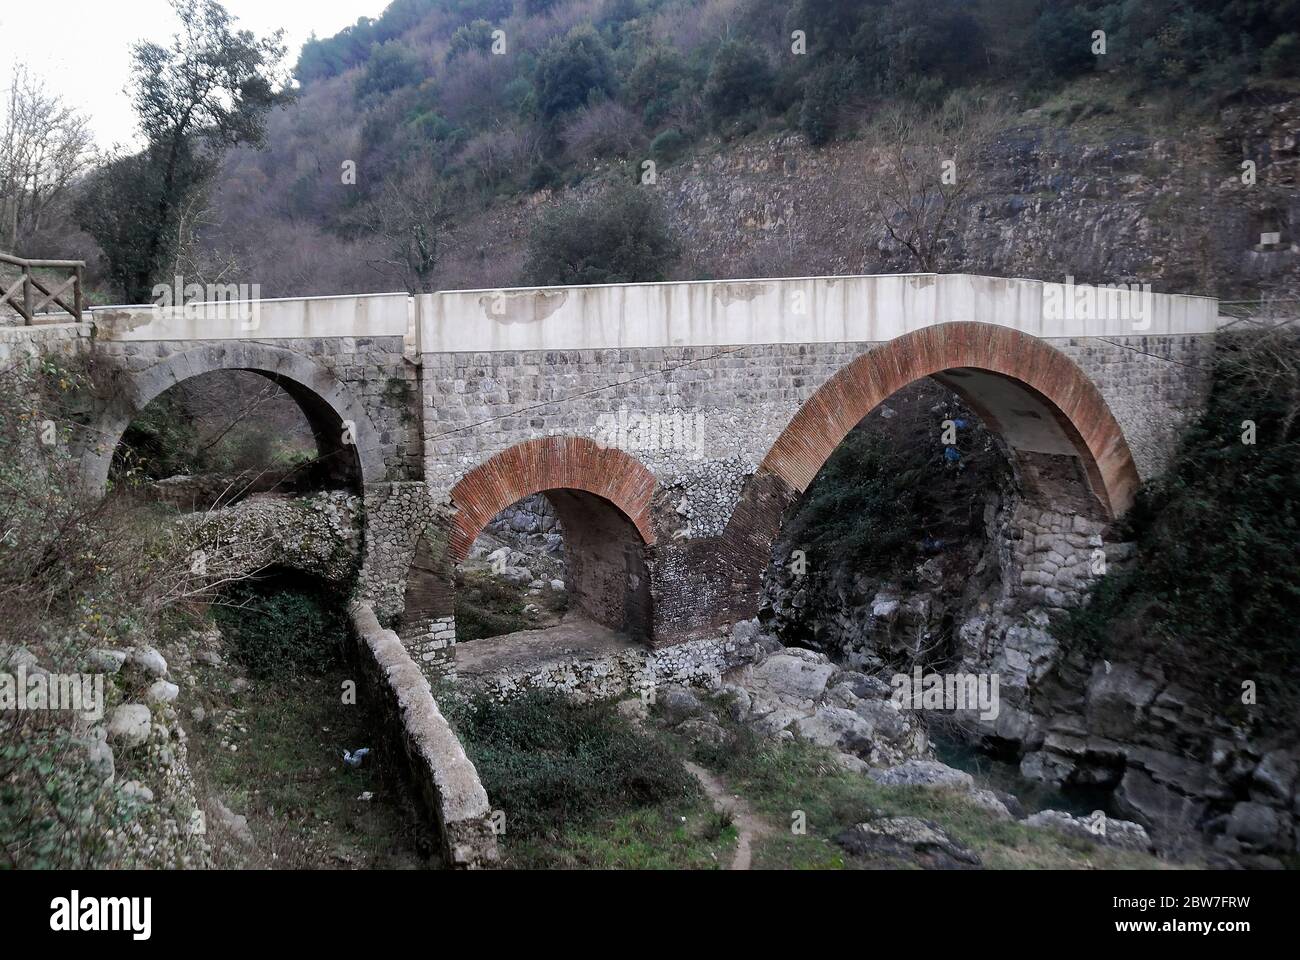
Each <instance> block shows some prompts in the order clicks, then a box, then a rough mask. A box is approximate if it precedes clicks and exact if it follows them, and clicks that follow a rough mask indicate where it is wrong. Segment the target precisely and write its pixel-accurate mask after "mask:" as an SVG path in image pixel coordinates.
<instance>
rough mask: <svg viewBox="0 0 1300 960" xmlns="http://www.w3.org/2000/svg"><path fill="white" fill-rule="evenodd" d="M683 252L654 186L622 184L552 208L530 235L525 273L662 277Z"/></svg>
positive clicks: (608, 279) (543, 279) (570, 280)
mask: <svg viewBox="0 0 1300 960" xmlns="http://www.w3.org/2000/svg"><path fill="white" fill-rule="evenodd" d="M678 255H679V251H678V246H677V242H676V240H675V239H674V237H673V234H672V232H671V230H670V228H669V225H668V218H667V216H666V215H665V214H664V212H663V209H662V207H660V205H659V202H658V201H657V200H656V198H655V196H654V194H653V193H652V192H651V190H649V189H647V188H644V187H635V186H632V185H630V184H622V183H618V184H614V185H612V186H610V187H608V188H607V189H606V190H604V191H603V192H602V193H600V194H597V195H594V196H592V197H589V198H588V199H586V200H581V201H572V200H570V201H567V202H564V203H561V204H558V205H556V206H554V207H552V208H551V209H550V210H548V211H547V212H546V213H545V214H544V215H543V216H542V218H541V220H540V221H538V223H537V225H536V227H534V229H533V231H532V234H531V235H530V236H529V239H528V253H527V260H526V262H525V264H524V276H525V282H527V283H532V284H538V285H543V286H545V285H558V284H591V283H634V282H648V281H657V280H663V279H664V278H665V277H666V276H667V272H668V268H669V266H671V265H672V263H673V262H674V261H675V260H676V259H677V257H678Z"/></svg>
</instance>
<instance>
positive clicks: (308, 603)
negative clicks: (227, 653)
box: [213, 575, 348, 677]
mask: <svg viewBox="0 0 1300 960" xmlns="http://www.w3.org/2000/svg"><path fill="white" fill-rule="evenodd" d="M213 616H214V618H215V619H216V621H217V625H218V626H219V627H220V628H221V630H222V633H224V634H225V637H226V641H227V643H228V644H229V645H230V647H231V649H232V650H233V652H234V655H235V657H236V659H238V660H239V661H240V662H241V663H242V664H244V666H246V667H247V668H248V669H249V671H250V672H252V673H253V674H255V675H257V676H263V677H266V676H284V675H295V674H315V673H319V672H321V671H322V670H324V669H326V668H328V667H329V666H331V665H332V664H334V663H336V662H337V660H338V657H339V655H340V653H341V650H342V642H343V640H344V637H345V633H346V630H347V629H348V628H347V624H346V621H345V620H344V617H343V612H342V610H341V609H340V608H339V606H338V599H337V596H335V595H334V594H333V593H332V592H331V591H330V590H329V589H328V588H326V587H325V586H324V585H323V584H320V583H318V582H316V581H313V580H310V579H308V578H305V577H295V576H289V575H282V576H271V577H269V578H267V579H263V580H245V581H241V582H238V583H236V584H234V585H233V586H231V587H230V588H228V589H227V590H226V591H225V593H224V595H223V596H222V599H221V602H220V603H219V604H217V605H216V606H214V608H213Z"/></svg>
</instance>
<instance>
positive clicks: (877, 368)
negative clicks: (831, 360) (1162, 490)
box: [759, 322, 1139, 516]
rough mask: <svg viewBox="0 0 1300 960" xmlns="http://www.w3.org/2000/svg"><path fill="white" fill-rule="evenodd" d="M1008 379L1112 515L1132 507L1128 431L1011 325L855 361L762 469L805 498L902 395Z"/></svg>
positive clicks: (1081, 376)
mask: <svg viewBox="0 0 1300 960" xmlns="http://www.w3.org/2000/svg"><path fill="white" fill-rule="evenodd" d="M960 367H973V368H976V369H980V370H987V371H990V372H992V373H997V374H1001V375H1002V376H1004V377H1008V378H1010V379H1012V380H1015V381H1018V382H1019V383H1020V384H1021V385H1022V386H1025V387H1028V388H1029V389H1030V390H1031V391H1033V392H1034V393H1036V394H1037V395H1039V396H1040V397H1042V398H1043V399H1044V400H1046V401H1047V402H1048V404H1049V405H1050V407H1052V408H1053V412H1054V413H1055V414H1057V420H1058V423H1059V424H1060V426H1061V428H1062V430H1063V432H1064V433H1065V434H1066V436H1067V437H1068V438H1069V439H1070V441H1071V443H1072V444H1073V445H1074V447H1075V449H1076V451H1077V452H1078V454H1079V457H1080V459H1082V460H1083V462H1084V464H1085V467H1086V468H1087V470H1088V473H1089V475H1090V477H1091V478H1092V480H1093V483H1094V486H1095V487H1096V488H1097V489H1096V490H1095V492H1096V493H1097V496H1098V498H1099V499H1100V500H1101V501H1102V505H1103V506H1104V507H1105V508H1106V510H1107V511H1108V512H1109V513H1110V514H1111V515H1112V516H1117V515H1119V514H1122V513H1124V512H1125V511H1126V510H1127V509H1128V508H1129V507H1130V506H1131V505H1132V503H1133V498H1134V496H1135V495H1136V493H1137V488H1138V484H1139V477H1138V472H1137V467H1136V465H1135V464H1134V462H1133V455H1132V453H1131V452H1130V451H1129V446H1128V441H1127V440H1125V439H1124V431H1123V430H1122V429H1120V426H1119V423H1118V422H1116V420H1115V417H1114V416H1113V415H1112V414H1111V412H1110V408H1109V407H1108V406H1107V405H1106V401H1105V399H1104V398H1103V397H1102V395H1101V392H1100V391H1099V390H1098V389H1097V388H1096V386H1094V385H1093V383H1092V381H1091V380H1090V379H1089V378H1088V376H1087V374H1085V373H1084V372H1083V371H1082V370H1080V369H1079V367H1078V366H1076V365H1075V363H1074V362H1073V361H1072V360H1071V359H1070V358H1069V357H1067V356H1066V355H1065V354H1063V353H1061V352H1060V351H1059V350H1057V349H1055V348H1054V347H1051V346H1049V345H1048V344H1047V343H1045V342H1043V341H1042V340H1040V339H1038V338H1037V337H1034V336H1032V335H1031V334H1026V333H1022V332H1020V331H1019V330H1014V329H1012V328H1010V327H1003V326H998V325H996V324H989V323H969V322H961V323H943V324H937V325H935V326H930V327H926V328H924V329H921V330H916V331H913V332H912V333H908V334H904V335H903V336H901V337H898V338H896V339H894V340H891V341H890V342H889V343H885V344H882V345H880V346H878V347H876V348H874V349H872V350H871V351H870V352H868V353H865V354H863V355H862V356H860V357H858V358H857V359H856V360H854V361H853V362H852V363H850V364H848V365H847V366H845V367H844V368H843V369H841V370H840V371H839V372H838V373H836V374H835V375H834V376H833V377H831V378H830V379H829V380H827V381H826V383H824V384H822V386H821V387H820V388H819V389H818V390H817V392H816V393H814V394H813V395H812V396H811V397H810V398H809V399H808V401H807V402H806V403H804V405H803V406H802V407H800V409H799V412H798V413H796V414H795V416H794V418H793V419H792V420H791V421H790V423H789V424H788V425H787V426H786V428H785V429H784V430H783V431H782V432H781V435H780V436H779V437H777V439H776V442H775V443H774V444H772V447H771V449H770V450H769V451H768V454H767V456H766V457H765V458H764V460H763V463H762V464H761V466H760V468H759V472H760V473H768V474H772V475H774V476H775V477H776V478H779V479H780V480H781V481H783V483H784V484H785V485H786V486H788V487H789V488H790V489H791V490H793V491H797V492H800V493H801V492H803V491H804V490H806V489H807V488H808V485H809V484H810V483H812V481H813V478H814V477H815V476H816V475H817V472H818V471H819V470H820V469H821V468H822V465H823V464H824V463H825V462H826V461H827V459H828V458H829V457H830V455H831V454H832V453H834V451H835V449H836V447H838V446H839V445H840V442H841V441H842V440H843V439H844V437H845V436H846V435H847V434H848V432H849V431H850V430H852V429H853V428H854V426H856V425H857V423H858V422H859V421H860V420H861V419H862V418H863V417H865V416H866V415H867V414H868V413H870V412H871V411H872V410H874V409H875V408H876V407H877V406H878V405H879V404H880V403H881V402H883V401H884V400H885V399H886V398H888V397H889V396H890V395H891V394H893V393H894V392H896V391H897V390H900V389H902V388H903V387H905V386H907V385H908V384H909V383H912V382H913V381H915V380H919V379H921V378H922V377H927V376H931V375H932V374H936V373H940V372H942V371H944V370H949V369H953V368H960Z"/></svg>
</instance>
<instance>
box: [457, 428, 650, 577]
mask: <svg viewBox="0 0 1300 960" xmlns="http://www.w3.org/2000/svg"><path fill="white" fill-rule="evenodd" d="M548 490H582V491H585V492H586V493H590V494H594V495H595V496H597V497H599V498H601V499H602V500H605V501H608V502H609V503H610V504H612V505H613V506H614V507H617V508H618V510H619V511H620V512H621V513H622V514H623V515H624V516H625V517H626V518H627V519H628V520H629V521H630V522H631V523H632V525H633V526H634V527H635V528H636V530H637V532H638V533H639V534H640V536H641V540H642V542H643V543H644V544H645V545H647V546H649V545H651V544H653V543H654V539H655V537H654V530H653V527H652V524H651V519H650V506H651V501H652V500H653V499H654V492H655V477H654V474H653V473H651V472H650V471H649V470H648V469H646V467H645V466H644V465H643V464H642V463H641V462H640V461H638V460H636V459H635V458H633V457H631V456H629V455H628V454H626V453H624V452H623V451H622V450H619V449H618V448H616V447H607V446H603V445H601V444H599V443H596V442H595V441H594V440H589V439H587V438H586V437H543V438H541V439H538V440H528V441H526V442H524V443H520V444H516V445H515V446H513V447H510V448H508V449H506V450H502V451H501V452H500V453H498V454H496V455H494V456H492V457H491V458H490V459H488V460H487V461H485V462H484V463H482V464H480V465H479V466H477V467H475V468H474V469H473V470H471V471H469V473H467V474H465V476H464V477H463V478H462V479H461V481H460V482H459V483H457V484H456V485H455V486H454V487H452V489H451V499H452V502H453V503H454V504H455V507H456V514H455V519H454V521H453V523H452V528H451V542H450V549H451V557H452V562H453V563H460V562H461V561H462V560H464V559H465V557H466V555H468V553H469V549H470V547H471V546H473V544H474V539H475V538H476V537H477V536H478V535H479V534H480V533H481V532H482V531H483V528H484V527H485V526H487V524H488V522H489V521H491V519H492V518H493V517H495V516H496V515H497V514H498V513H500V512H501V511H502V510H504V509H505V508H506V507H508V506H510V505H511V504H513V503H517V502H518V501H520V500H522V499H523V498H524V497H527V496H531V495H532V494H534V493H545V492H546V491H548Z"/></svg>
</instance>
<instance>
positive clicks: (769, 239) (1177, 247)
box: [445, 100, 1300, 297]
mask: <svg viewBox="0 0 1300 960" xmlns="http://www.w3.org/2000/svg"><path fill="white" fill-rule="evenodd" d="M1133 116H1134V117H1136V118H1137V119H1136V122H1130V123H1128V124H1121V123H1120V122H1119V121H1118V120H1116V122H1115V123H1113V124H1112V125H1110V126H1109V127H1099V126H1083V125H1074V126H1061V125H1059V121H1060V118H1052V119H1050V120H1049V118H1047V117H1045V116H1043V115H1041V114H1039V113H1037V112H1035V111H1030V112H1029V113H1027V114H1025V115H1024V116H1023V118H1022V120H1023V123H1022V124H1021V125H1019V126H1018V127H1016V128H1015V129H1013V130H1011V131H1009V132H1008V133H1006V134H1005V135H1003V136H1002V137H1001V138H1000V139H999V140H998V141H997V142H996V144H995V145H994V146H993V147H992V148H991V149H990V150H989V151H987V152H986V154H985V155H984V156H983V157H982V159H981V162H980V163H979V164H978V166H977V168H976V169H975V170H974V171H973V172H971V173H970V175H971V176H972V177H974V178H976V180H977V183H976V185H975V188H974V189H973V191H972V194H971V197H972V199H971V202H970V203H969V204H968V205H967V206H966V207H965V208H964V209H963V211H962V215H961V217H960V219H959V222H958V226H957V229H956V231H955V233H954V235H953V236H952V237H950V238H949V243H948V247H947V250H946V253H945V256H944V258H943V262H942V264H941V269H942V270H944V271H945V272H961V271H965V272H971V273H982V274H990V275H995V276H1029V277H1035V278H1041V279H1051V280H1062V279H1064V278H1065V277H1066V276H1073V277H1074V278H1075V279H1076V280H1077V281H1078V282H1090V283H1118V282H1140V283H1150V284H1152V286H1153V288H1154V289H1156V290H1160V291H1174V292H1184V293H1204V294H1214V295H1219V296H1222V297H1230V296H1234V295H1242V296H1245V295H1247V294H1253V291H1255V290H1257V289H1258V288H1260V287H1264V288H1268V289H1288V288H1289V289H1295V288H1296V287H1297V286H1298V285H1300V245H1298V244H1297V242H1296V241H1297V240H1298V239H1300V238H1297V236H1296V233H1295V231H1296V230H1298V229H1300V191H1298V190H1297V189H1296V186H1297V175H1298V172H1300V101H1294V100H1285V101H1282V102H1278V103H1242V104H1240V105H1236V106H1230V107H1227V108H1225V109H1224V110H1222V111H1221V112H1220V114H1219V116H1218V117H1217V118H1216V120H1215V121H1214V122H1212V123H1200V124H1193V125H1191V126H1190V127H1188V128H1187V129H1184V130H1179V131H1177V132H1176V133H1175V132H1168V131H1169V130H1170V125H1169V124H1168V121H1167V118H1166V119H1165V120H1164V121H1162V127H1163V130H1159V128H1156V130H1159V132H1155V131H1152V132H1148V131H1147V130H1144V129H1142V127H1141V124H1144V123H1145V122H1146V120H1145V119H1143V118H1142V116H1141V112H1140V111H1138V112H1137V113H1136V114H1134V115H1133ZM879 157H880V146H879V144H876V143H873V142H872V141H871V139H870V138H869V137H864V138H863V139H860V140H854V141H850V142H844V143H836V144H831V145H829V146H826V147H822V148H820V149H812V148H809V147H808V146H807V145H806V144H805V143H804V142H803V139H802V137H800V136H798V135H794V134H787V135H783V136H778V137H775V138H772V139H768V140H763V141H757V142H747V143H741V144H728V145H719V146H718V147H717V149H716V150H715V152H713V153H711V154H706V155H702V156H699V157H696V158H693V159H688V160H684V161H682V162H680V163H678V164H674V165H671V166H668V167H663V168H660V169H659V171H658V174H657V182H656V183H655V184H654V186H653V187H652V189H655V190H657V191H659V192H660V194H661V196H662V197H663V200H664V203H665V205H666V206H667V208H668V210H669V214H670V217H671V220H672V221H673V224H674V227H675V228H676V230H677V232H678V233H679V235H680V237H681V241H682V244H681V245H682V248H683V250H684V251H685V256H684V258H683V262H682V263H681V264H680V265H679V266H678V267H677V270H676V274H677V275H678V276H683V277H685V276H692V277H696V276H711V277H739V276H810V275H821V274H849V273H890V272H900V271H904V272H905V271H908V270H914V269H916V266H915V264H914V263H912V262H911V261H910V259H909V258H908V257H907V256H906V254H905V251H903V249H902V248H901V247H898V246H897V245H894V244H891V243H890V242H889V241H888V239H887V237H886V235H885V232H884V230H883V229H882V228H881V227H880V225H879V224H877V223H874V222H873V221H872V218H871V217H870V215H869V213H868V211H867V208H866V205H865V202H864V197H863V190H862V184H863V183H864V182H865V178H866V177H868V176H870V173H869V171H871V170H873V169H875V168H876V167H877V165H878V163H879ZM1246 160H1251V161H1253V162H1254V164H1255V169H1254V182H1253V183H1251V184H1247V183H1245V182H1243V176H1244V174H1245V173H1246V171H1245V170H1244V169H1243V167H1242V163H1243V161H1246ZM609 172H611V173H612V172H613V171H609ZM619 175H620V176H622V175H630V171H621V172H619ZM598 180H599V177H596V178H593V179H592V180H589V181H586V182H584V183H583V184H582V185H580V186H578V187H576V188H574V191H575V192H577V193H580V194H582V193H585V192H587V191H590V190H593V189H595V188H596V181H598ZM555 198H556V197H555V195H553V194H551V193H550V192H542V193H539V194H534V195H532V196H530V197H527V198H523V199H520V200H517V201H512V202H507V203H505V204H503V205H501V206H498V207H496V208H493V209H492V210H491V211H489V212H488V213H486V214H485V215H483V216H481V217H479V218H477V219H475V220H473V221H471V222H468V223H466V224H465V225H464V226H463V228H462V229H461V230H460V233H459V242H458V244H457V249H456V250H454V251H453V252H451V253H450V254H449V257H448V260H447V261H446V280H445V285H447V286H460V287H468V286H495V285H501V284H509V283H512V282H513V281H514V280H515V279H516V277H514V276H507V275H505V274H506V273H508V272H509V271H510V270H511V269H515V268H517V266H518V264H519V263H521V262H522V252H521V251H522V245H523V242H524V240H525V238H526V236H527V231H528V227H529V225H530V223H531V219H532V217H533V216H534V215H535V212H536V209H537V208H538V207H539V206H540V205H541V204H544V203H546V202H548V201H550V200H552V199H555ZM1271 233H1277V234H1278V238H1277V242H1276V243H1268V244H1265V243H1262V242H1261V238H1262V237H1263V235H1265V234H1271Z"/></svg>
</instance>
